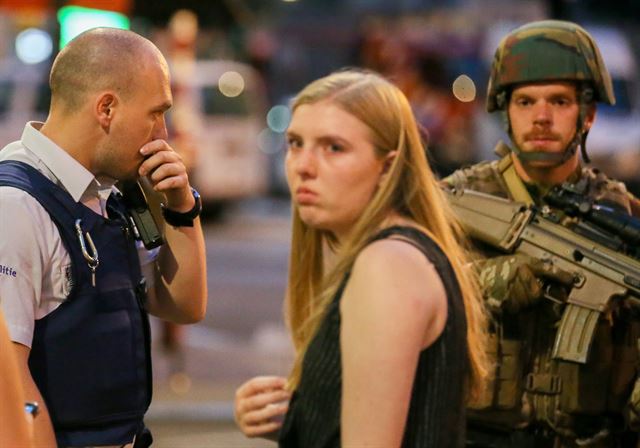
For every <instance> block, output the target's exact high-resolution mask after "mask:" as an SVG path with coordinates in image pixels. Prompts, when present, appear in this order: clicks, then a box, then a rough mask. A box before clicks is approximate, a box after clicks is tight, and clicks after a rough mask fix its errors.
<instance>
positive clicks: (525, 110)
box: [508, 82, 595, 166]
mask: <svg viewBox="0 0 640 448" xmlns="http://www.w3.org/2000/svg"><path fill="white" fill-rule="evenodd" d="M508 113H509V120H510V123H511V134H512V138H513V140H514V143H515V144H516V146H517V147H518V148H520V150H522V151H523V152H533V151H539V152H549V153H561V152H563V151H564V150H565V149H566V148H567V146H568V145H569V143H571V141H572V140H573V137H574V135H575V133H576V126H577V120H578V114H579V104H578V101H577V96H576V87H575V85H574V84H573V83H570V82H557V83H549V84H527V85H523V86H520V87H516V88H515V89H514V90H513V92H512V93H511V99H510V101H509V108H508ZM587 115H588V116H587V117H586V120H585V126H587V128H589V127H590V126H591V124H592V123H593V119H594V116H595V109H594V108H592V110H591V111H590V113H588V114H587ZM533 163H535V164H538V165H540V166H542V165H545V164H553V162H548V161H538V162H533Z"/></svg>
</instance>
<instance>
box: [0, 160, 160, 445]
mask: <svg viewBox="0 0 640 448" xmlns="http://www.w3.org/2000/svg"><path fill="white" fill-rule="evenodd" d="M0 185H3V186H11V187H16V188H19V189H21V190H23V191H25V192H27V193H28V194H30V195H31V196H33V197H34V198H35V199H36V200H38V202H39V203H40V204H41V205H42V206H43V207H44V208H45V210H47V212H48V213H49V215H50V216H51V219H52V220H53V222H54V223H55V224H56V226H57V227H58V230H59V231H60V236H61V238H62V242H63V244H64V246H65V248H66V249H67V251H68V252H69V254H70V257H71V275H72V277H71V279H72V289H71V293H70V295H69V297H68V299H67V300H66V301H65V302H63V303H62V304H61V305H60V306H59V307H58V308H57V309H56V310H54V311H53V312H52V313H50V314H49V315H47V316H45V317H44V318H42V319H39V320H37V321H36V323H35V331H34V337H33V344H32V347H31V355H30V357H29V367H30V369H31V374H32V376H33V379H34V380H35V382H36V384H37V386H38V388H39V389H40V392H41V393H42V396H43V398H44V400H45V402H46V404H47V407H48V409H49V413H50V415H51V420H52V422H53V427H54V430H55V433H56V439H57V442H58V445H60V446H86V445H91V446H92V445H121V444H124V443H127V442H130V441H131V440H132V439H133V436H134V435H135V434H136V433H137V432H138V431H139V430H140V429H141V428H142V427H143V422H142V419H143V416H144V413H145V412H146V410H147V408H148V407H149V403H150V401H151V357H150V348H149V347H150V344H149V321H148V317H147V314H146V312H145V311H144V309H143V301H144V299H145V293H146V291H145V290H144V281H143V277H142V275H141V272H140V263H139V261H138V254H137V250H136V247H135V241H134V239H133V236H132V232H131V231H130V228H129V225H128V221H127V219H126V217H125V215H124V207H123V205H122V201H121V200H119V198H117V197H115V195H113V194H112V195H111V196H110V198H109V201H108V203H107V208H108V214H109V219H106V218H104V217H102V216H100V215H98V214H96V213H95V212H93V211H92V210H91V209H89V208H88V207H86V206H84V205H83V204H80V203H77V202H75V201H74V200H73V198H72V197H71V196H70V195H69V193H67V192H66V191H64V190H63V189H62V188H60V187H58V186H57V185H55V184H54V183H53V182H51V181H50V180H49V179H47V178H46V177H45V176H44V175H42V174H41V173H39V172H38V171H37V170H35V169H34V168H32V167H31V166H29V165H27V164H24V163H21V162H15V161H9V162H2V163H0ZM77 219H80V220H81V227H82V232H83V234H84V235H85V238H86V232H89V234H90V235H91V238H92V240H93V243H94V245H95V247H96V249H97V252H98V258H99V265H98V267H97V269H96V272H95V284H96V286H95V287H94V286H92V279H91V270H90V269H89V265H88V264H87V261H86V260H85V258H84V256H83V253H82V250H81V246H80V242H79V239H78V235H77V234H76V230H75V223H76V220H77ZM35 281H36V282H37V281H39V279H36V280H35Z"/></svg>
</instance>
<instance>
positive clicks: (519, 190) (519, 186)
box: [498, 154, 534, 205]
mask: <svg viewBox="0 0 640 448" xmlns="http://www.w3.org/2000/svg"><path fill="white" fill-rule="evenodd" d="M498 171H499V172H500V175H501V176H502V178H503V179H504V181H505V183H506V185H507V188H508V189H509V194H510V195H511V197H512V198H513V199H514V200H515V201H517V202H524V203H525V204H527V205H532V204H533V203H534V202H533V199H532V198H531V195H530V194H529V192H528V191H527V188H526V187H525V186H524V182H522V179H520V176H518V173H516V169H515V167H514V166H513V161H512V160H511V155H510V154H507V155H506V156H504V157H503V158H502V159H500V161H499V162H498Z"/></svg>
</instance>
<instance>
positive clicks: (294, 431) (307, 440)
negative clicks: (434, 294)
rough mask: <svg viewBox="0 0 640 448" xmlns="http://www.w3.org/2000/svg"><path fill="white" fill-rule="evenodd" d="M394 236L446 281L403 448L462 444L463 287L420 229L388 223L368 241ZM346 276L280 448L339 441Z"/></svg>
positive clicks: (313, 349) (307, 364)
mask: <svg viewBox="0 0 640 448" xmlns="http://www.w3.org/2000/svg"><path fill="white" fill-rule="evenodd" d="M392 235H402V236H404V237H405V238H407V239H409V240H410V241H411V242H412V243H413V245H414V246H416V247H417V248H419V249H420V250H421V251H422V252H423V253H424V254H425V256H426V257H427V258H428V259H429V260H430V261H431V262H432V263H433V265H434V266H435V268H436V270H437V272H438V274H439V275H440V278H441V279H442V283H443V284H444V288H445V291H446V293H447V307H448V309H447V322H446V325H445V328H444V330H443V332H442V334H441V335H440V337H439V338H438V339H436V341H435V342H434V343H433V344H432V345H430V346H429V347H427V348H426V349H425V350H423V351H422V352H421V353H420V357H419V360H418V366H417V370H416V375H415V379H414V384H413V390H412V393H411V403H410V405H409V414H408V417H407V424H406V427H405V433H404V438H403V441H402V446H403V447H433V448H447V447H452V448H453V447H462V446H463V445H464V436H465V398H464V397H465V394H464V390H465V379H466V372H467V368H468V361H467V356H466V353H467V342H466V336H467V326H466V318H465V313H464V306H463V302H462V295H461V293H460V288H459V285H458V283H457V281H456V278H455V274H454V272H453V269H452V268H451V265H450V264H449V261H448V259H447V258H446V256H445V255H444V253H443V252H442V250H441V249H440V248H439V247H438V246H437V245H436V244H435V243H434V242H433V241H432V240H431V239H430V238H429V237H428V236H427V235H425V234H424V233H422V232H420V231H419V230H417V229H414V228H412V227H399V226H397V227H391V228H388V229H385V230H383V231H382V232H380V233H379V234H377V235H376V236H375V237H374V238H372V240H371V241H375V240H379V239H382V238H388V237H390V236H392ZM347 281H348V275H347V276H346V277H345V280H344V281H343V283H342V286H341V287H340V289H339V290H338V292H337V293H336V296H335V298H334V299H333V301H332V303H331V304H330V305H329V308H328V309H327V314H326V316H325V319H324V321H323V322H322V324H321V325H320V328H319V329H318V333H317V334H316V336H315V337H314V338H313V340H312V341H311V343H310V345H309V347H308V349H307V353H306V356H305V358H304V361H303V365H302V377H301V380H300V385H299V386H298V388H297V390H296V391H295V392H294V394H293V396H292V398H291V402H290V405H289V412H288V413H287V415H286V418H285V421H284V424H283V427H282V429H281V431H280V447H284V448H293V447H301V448H316V447H317V448H320V447H323V448H324V447H339V446H340V408H341V407H340V402H341V398H342V391H341V388H342V363H341V355H340V308H339V304H340V298H341V297H342V293H343V291H344V287H345V285H346V283H347ZM416 281H420V279H416ZM425 286H426V285H425ZM398 325H402V322H398ZM371 412H375V409H372V410H371Z"/></svg>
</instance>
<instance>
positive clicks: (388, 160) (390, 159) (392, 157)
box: [378, 149, 398, 185]
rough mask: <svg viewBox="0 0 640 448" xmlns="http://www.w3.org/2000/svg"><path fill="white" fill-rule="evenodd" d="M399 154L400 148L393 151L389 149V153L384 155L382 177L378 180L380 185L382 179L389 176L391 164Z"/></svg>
mask: <svg viewBox="0 0 640 448" xmlns="http://www.w3.org/2000/svg"><path fill="white" fill-rule="evenodd" d="M397 154H398V150H397V149H395V150H393V151H389V152H388V153H387V155H385V156H384V163H383V165H382V171H381V172H380V179H379V180H378V185H380V184H381V183H382V181H383V180H384V179H385V178H386V177H387V173H388V172H389V169H390V168H391V164H393V161H394V160H395V158H396V155H397Z"/></svg>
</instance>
